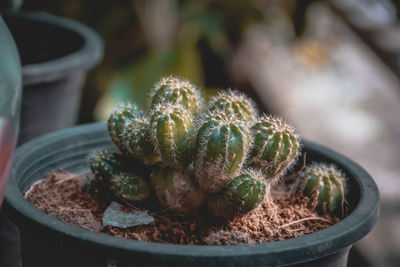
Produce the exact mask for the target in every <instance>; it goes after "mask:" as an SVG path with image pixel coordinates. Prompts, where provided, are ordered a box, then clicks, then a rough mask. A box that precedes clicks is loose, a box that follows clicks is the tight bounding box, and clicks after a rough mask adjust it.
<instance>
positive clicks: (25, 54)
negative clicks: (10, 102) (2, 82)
mask: <svg viewBox="0 0 400 267" xmlns="http://www.w3.org/2000/svg"><path fill="white" fill-rule="evenodd" d="M4 20H5V21H6V23H7V24H8V27H9V29H10V31H11V33H12V35H13V37H14V39H15V41H16V44H17V47H18V50H19V53H20V55H21V62H22V77H23V99H22V106H21V129H20V134H19V140H18V143H19V144H22V143H24V142H26V141H28V140H30V139H32V138H34V137H36V136H39V135H42V134H44V133H48V132H52V131H55V130H58V129H62V128H66V127H70V126H72V125H74V124H75V123H76V120H77V116H78V111H79V103H80V95H81V92H80V90H81V87H82V85H83V82H84V79H85V76H86V72H87V71H88V70H89V69H90V68H91V67H93V66H94V65H95V64H96V63H98V62H99V61H100V60H101V58H102V55H103V44H102V40H101V38H100V37H99V35H98V34H97V33H95V32H94V31H93V30H91V29H90V28H88V27H86V26H84V25H82V24H80V23H77V22H74V21H71V20H67V19H63V18H58V17H55V16H51V15H46V14H41V13H25V12H23V13H20V12H15V13H7V14H6V15H5V17H4Z"/></svg>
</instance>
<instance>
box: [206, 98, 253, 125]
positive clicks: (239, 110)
mask: <svg viewBox="0 0 400 267" xmlns="http://www.w3.org/2000/svg"><path fill="white" fill-rule="evenodd" d="M209 110H210V111H211V112H213V111H222V112H224V113H226V114H228V115H232V116H235V117H236V118H238V119H239V120H241V121H242V122H243V123H245V124H247V125H251V124H253V123H254V122H255V120H256V117H257V111H256V109H255V105H254V103H253V101H252V100H251V99H250V98H248V97H247V96H245V95H244V94H242V93H239V92H238V91H236V90H228V91H222V92H220V93H219V94H218V95H217V96H215V97H213V98H212V99H211V101H210V104H209Z"/></svg>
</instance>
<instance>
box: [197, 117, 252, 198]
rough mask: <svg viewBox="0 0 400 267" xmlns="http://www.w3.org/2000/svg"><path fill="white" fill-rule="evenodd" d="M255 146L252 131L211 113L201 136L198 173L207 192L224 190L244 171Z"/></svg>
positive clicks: (198, 140)
mask: <svg viewBox="0 0 400 267" xmlns="http://www.w3.org/2000/svg"><path fill="white" fill-rule="evenodd" d="M250 144H251V136H250V132H249V130H248V128H247V127H246V126H244V125H242V124H241V122H239V121H238V120H236V119H235V118H234V117H230V116H227V115H226V114H224V113H222V112H217V113H208V114H207V115H206V116H205V118H204V122H203V123H202V124H201V127H200V129H199V131H198V134H197V140H196V144H195V155H194V156H195V159H194V171H195V176H196V179H197V181H198V183H199V185H200V188H201V189H202V190H204V191H205V192H207V193H217V192H220V191H222V190H223V189H224V188H226V186H227V185H228V184H229V182H230V181H232V179H233V178H235V176H236V175H237V174H238V173H239V172H240V170H241V168H242V165H243V163H244V161H245V159H246V156H247V151H248V149H249V147H250Z"/></svg>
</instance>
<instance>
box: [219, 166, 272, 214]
mask: <svg viewBox="0 0 400 267" xmlns="http://www.w3.org/2000/svg"><path fill="white" fill-rule="evenodd" d="M267 191H268V188H267V185H266V183H265V181H264V177H263V175H262V174H261V172H259V171H256V170H252V169H247V170H245V171H243V172H242V173H241V174H240V175H239V176H238V177H236V178H235V179H234V180H233V181H232V182H231V183H230V184H229V186H228V188H227V190H226V193H227V195H228V196H229V198H230V199H231V202H232V203H233V204H234V205H236V206H238V207H239V208H240V211H241V212H244V213H245V212H248V211H250V210H252V209H254V208H256V207H257V206H258V205H259V204H260V203H261V202H262V201H263V200H264V197H265V194H266V193H267Z"/></svg>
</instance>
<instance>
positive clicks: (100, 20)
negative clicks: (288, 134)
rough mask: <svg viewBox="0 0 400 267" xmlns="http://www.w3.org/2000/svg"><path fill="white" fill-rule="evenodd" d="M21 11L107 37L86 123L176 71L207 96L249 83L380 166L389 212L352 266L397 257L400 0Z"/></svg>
mask: <svg viewBox="0 0 400 267" xmlns="http://www.w3.org/2000/svg"><path fill="white" fill-rule="evenodd" d="M22 9H23V10H31V11H40V12H46V13H50V14H53V15H57V16H62V17H67V18H70V19H73V20H76V21H79V22H82V23H83V24H86V25H88V26H90V27H91V28H93V29H95V30H96V31H97V32H98V33H100V35H101V36H102V38H103V39H104V42H105V55H104V58H103V61H102V63H101V64H99V65H98V66H97V67H96V68H94V69H93V70H92V71H90V72H89V75H88V77H87V79H86V83H85V85H84V88H83V89H82V92H81V93H82V96H81V103H80V111H79V118H78V123H87V122H92V121H100V120H105V119H106V117H107V114H108V112H109V111H110V109H111V108H112V107H113V106H114V105H115V104H116V103H117V102H120V101H127V100H128V99H130V100H132V101H133V102H136V103H137V104H138V105H139V106H142V107H145V104H146V102H145V99H146V96H147V93H148V92H149V90H150V88H151V86H152V84H153V83H154V82H156V81H157V80H159V79H160V77H162V76H164V75H169V74H174V75H178V76H183V77H186V78H187V79H189V80H191V81H192V82H193V83H195V84H197V85H199V86H200V87H201V88H203V89H204V91H205V93H206V94H207V96H212V95H213V94H215V93H216V92H217V91H218V89H220V88H227V87H232V88H237V89H239V90H241V91H244V92H245V93H246V94H248V95H249V96H251V97H253V98H254V99H256V100H257V103H258V106H259V109H260V110H261V111H264V112H269V113H273V114H276V115H279V116H282V117H285V118H286V119H287V121H290V122H292V123H293V124H294V125H296V126H297V129H298V131H299V132H300V134H301V136H302V137H303V138H304V139H308V140H312V141H315V142H318V143H321V144H323V145H325V146H328V147H330V148H332V149H334V150H336V151H338V152H341V153H343V154H344V155H346V156H348V157H350V158H352V159H353V160H355V161H356V162H358V163H359V164H360V165H362V166H363V167H364V168H365V169H367V170H368V171H369V172H370V173H371V175H372V176H373V177H374V178H375V180H376V182H377V184H378V187H379V188H380V192H381V198H382V207H381V219H380V221H379V223H378V225H377V226H376V227H375V229H374V230H373V232H372V233H371V234H370V235H368V236H367V237H366V238H364V239H363V240H362V241H361V242H359V243H358V244H357V245H356V246H355V249H353V250H352V254H351V256H350V262H349V265H350V266H388V267H390V266H399V265H400V253H398V252H399V251H400V194H399V190H400V164H399V163H400V118H399V117H400V83H399V75H400V24H399V18H400V2H399V1H398V0H380V1H379V0H324V1H323V0H320V1H312V0H302V1H300V0H299V1H296V0H263V1H261V0H248V1H228V0H202V1H200V0H197V1H183V0H147V1H140V0H132V1H126V0H125V1H123V0H114V1H106V0H93V1H90V0H58V1H48V0H36V1H29V0H25V1H24V4H23V5H22ZM361 263H362V265H360V264H361Z"/></svg>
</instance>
